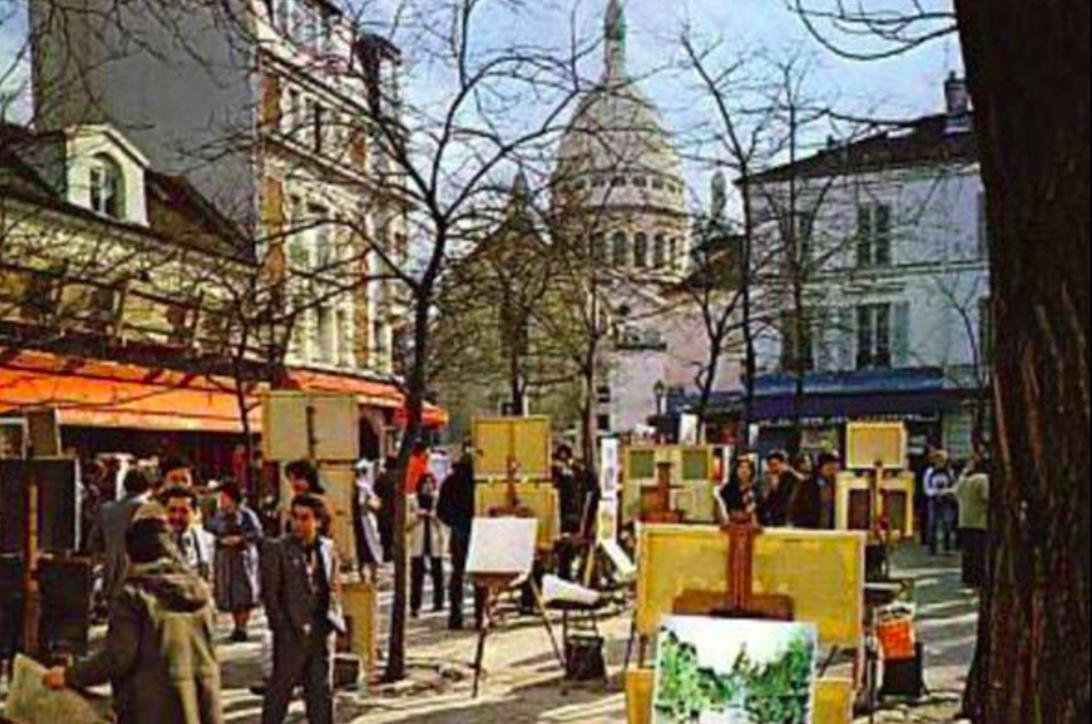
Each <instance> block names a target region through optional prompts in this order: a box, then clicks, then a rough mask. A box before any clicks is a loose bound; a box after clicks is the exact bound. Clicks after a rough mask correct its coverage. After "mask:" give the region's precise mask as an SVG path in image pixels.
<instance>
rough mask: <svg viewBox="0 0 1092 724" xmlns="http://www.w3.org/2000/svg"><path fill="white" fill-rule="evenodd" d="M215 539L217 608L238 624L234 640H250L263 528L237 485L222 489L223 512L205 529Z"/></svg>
mask: <svg viewBox="0 0 1092 724" xmlns="http://www.w3.org/2000/svg"><path fill="white" fill-rule="evenodd" d="M205 527H206V529H207V530H208V531H209V532H210V533H212V535H213V536H215V538H216V555H215V558H214V569H215V576H214V580H215V585H214V590H215V592H216V607H217V608H218V609H220V610H221V611H223V612H224V613H230V614H231V616H232V619H233V620H234V622H235V630H234V631H233V632H232V634H231V640H232V641H236V642H241V641H246V640H247V633H246V628H247V623H248V622H249V621H250V612H251V611H252V610H253V609H255V608H256V607H257V606H258V602H259V600H260V594H261V591H260V589H259V587H258V586H259V583H258V580H259V578H258V576H259V566H258V544H259V543H260V542H261V540H262V524H261V522H260V521H259V520H258V516H257V515H256V514H255V513H254V511H252V510H251V509H250V508H248V507H247V506H246V502H245V500H244V498H243V491H242V489H241V488H240V487H239V485H238V484H237V483H225V484H224V485H222V486H221V487H220V509H219V510H218V511H217V513H216V515H215V517H213V518H212V520H210V521H209V522H208V524H207V525H206V526H205Z"/></svg>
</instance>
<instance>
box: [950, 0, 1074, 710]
mask: <svg viewBox="0 0 1092 724" xmlns="http://www.w3.org/2000/svg"><path fill="white" fill-rule="evenodd" d="M955 4H956V9H957V12H958V18H959V29H960V34H961V36H962V42H963V49H964V54H965V57H966V64H967V70H968V78H969V81H970V86H971V92H972V95H973V97H974V99H975V113H976V127H977V134H978V141H979V154H980V158H981V162H982V173H983V178H984V180H985V184H986V189H987V194H988V204H989V229H990V247H991V248H990V250H991V257H992V284H993V296H994V300H995V312H996V329H997V335H996V375H995V378H994V395H995V416H996V420H995V425H996V431H997V434H996V436H995V445H994V448H995V458H996V461H997V463H998V464H997V466H996V473H995V476H994V485H993V490H992V491H991V496H990V505H991V516H992V517H991V579H992V580H991V590H990V591H989V593H988V595H987V596H985V597H984V598H983V610H982V614H983V617H982V618H983V620H982V625H981V635H980V639H979V645H980V646H981V647H982V651H981V654H982V655H981V658H980V661H979V664H980V666H979V668H978V669H977V670H976V671H975V672H974V673H975V676H974V680H975V681H978V682H980V683H982V684H983V686H982V687H981V691H982V696H981V697H979V700H978V701H972V702H969V703H970V708H971V710H972V712H971V713H975V714H977V717H976V721H982V722H990V724H997V723H1000V722H1022V723H1028V724H1037V723H1039V722H1044V723H1048V724H1055V723H1056V722H1077V721H1081V722H1083V721H1087V719H1088V714H1089V526H1088V522H1089V521H1088V491H1089V453H1088V439H1089V381H1088V346H1087V345H1088V316H1089V298H1088V284H1089V278H1088V277H1089V235H1088V203H1089V183H1088V173H1089V136H1088V133H1089V130H1088V129H1089V77H1088V67H1089V49H1088V48H1089V3H1088V2H1087V0H1043V1H1042V2H1035V3H1030V2H1027V1H1026V0H989V1H988V2H987V1H986V0H956V3H955ZM972 698H974V697H972Z"/></svg>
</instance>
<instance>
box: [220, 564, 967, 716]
mask: <svg viewBox="0 0 1092 724" xmlns="http://www.w3.org/2000/svg"><path fill="white" fill-rule="evenodd" d="M894 569H895V570H894V572H895V574H896V575H900V576H906V577H911V578H914V579H915V581H916V583H917V601H918V606H919V608H918V619H919V620H918V633H919V635H920V636H921V638H922V640H923V641H924V643H925V646H926V657H927V658H926V665H927V672H926V681H927V683H928V685H929V688H930V690H931V695H930V697H929V698H928V699H927V701H926V702H924V703H922V704H921V705H918V706H915V707H912V708H911V707H900V706H894V705H893V706H891V707H890V708H888V709H886V710H884V711H882V712H879V713H877V715H876V717H875V721H877V722H923V723H925V722H929V723H932V722H948V721H952V719H953V718H954V716H955V713H956V712H957V710H958V706H959V695H960V692H961V691H962V688H963V683H964V679H965V675H966V670H967V667H968V666H969V664H970V660H971V658H972V656H973V653H974V639H975V626H976V620H977V596H976V595H975V594H973V593H972V592H969V591H966V590H965V589H963V587H962V585H961V583H960V573H959V558H958V557H957V556H947V557H943V556H942V557H936V558H933V557H930V556H929V555H928V553H927V552H925V551H924V549H922V548H920V547H918V546H916V545H915V546H908V547H906V548H904V549H902V550H901V551H899V552H898V554H897V556H896V559H895V564H894ZM389 598H390V594H389V591H388V592H387V593H386V594H385V595H384V596H382V601H381V602H382V603H383V604H384V605H383V609H384V610H383V616H384V621H385V620H386V616H387V609H388V606H389ZM445 623H446V615H445V614H428V615H424V616H422V618H421V619H419V620H416V621H414V620H411V621H410V623H409V629H408V634H407V650H408V652H409V657H408V659H409V664H410V672H409V673H410V677H409V681H407V682H405V683H403V684H401V685H399V686H398V687H395V688H393V689H390V690H383V691H376V692H373V694H372V695H371V696H358V695H356V694H351V693H341V694H339V695H338V721H339V722H360V723H361V724H364V723H367V724H386V723H389V722H427V723H435V724H449V723H450V724H457V723H458V724H463V723H464V722H503V723H504V724H523V723H525V722H565V723H566V724H577V723H585V722H586V723H587V724H600V723H602V724H613V723H616V722H625V700H624V696H623V694H622V678H621V669H622V664H623V662H624V659H625V649H626V642H627V638H628V635H629V624H630V618H629V615H628V614H626V615H616V616H614V617H612V618H610V619H609V620H607V621H606V622H604V623H603V625H602V627H601V628H602V632H603V634H604V636H605V637H606V639H607V644H606V651H605V653H606V656H607V662H608V666H609V668H610V672H611V685H610V687H609V688H608V689H606V690H604V688H603V685H602V684H601V683H600V684H590V685H588V686H587V687H582V688H577V689H574V690H573V691H571V692H570V693H569V694H568V695H563V694H562V693H561V668H560V665H559V664H558V662H557V660H556V658H555V657H554V655H553V651H552V649H551V647H550V643H549V639H548V638H547V635H546V631H545V630H544V629H543V627H542V625H541V623H539V622H538V621H537V620H535V619H509V622H508V623H509V625H508V626H506V627H502V628H501V629H500V630H498V631H497V632H496V633H495V634H493V635H491V637H490V639H489V644H488V646H487V648H486V660H485V666H486V671H487V675H486V678H485V679H484V681H483V684H482V692H481V696H480V697H479V698H478V699H477V700H473V699H472V698H471V684H472V681H471V679H472V675H473V674H472V671H471V663H472V661H473V658H474V652H475V644H476V637H475V634H474V633H473V632H471V631H466V632H461V633H451V632H449V631H447V629H446V628H445ZM259 625H260V624H259V623H258V622H257V621H256V622H255V625H254V628H253V630H257V627H258V626H259ZM384 626H385V624H384ZM556 633H557V635H558V637H559V638H560V625H558V626H557V631H556ZM260 649H261V647H260V645H259V644H256V643H250V644H239V645H231V646H224V647H222V649H221V654H222V656H223V658H224V687H225V691H224V699H225V705H226V710H227V711H226V714H227V719H228V721H230V722H238V723H240V724H242V723H246V724H250V723H251V722H254V723H256V722H258V721H259V713H260V710H261V701H260V699H259V698H258V697H256V696H254V695H252V694H251V693H250V692H249V691H248V687H249V686H250V685H251V684H252V683H254V682H255V681H257V680H258V678H259V671H260V664H259V657H260V655H261V654H260ZM293 711H294V712H297V714H295V716H296V718H295V719H292V718H290V719H289V721H296V722H303V721H305V719H304V717H303V715H302V707H301V705H300V703H299V702H297V704H296V707H294V709H293ZM859 721H861V722H866V721H868V719H867V718H862V719H860V720H859Z"/></svg>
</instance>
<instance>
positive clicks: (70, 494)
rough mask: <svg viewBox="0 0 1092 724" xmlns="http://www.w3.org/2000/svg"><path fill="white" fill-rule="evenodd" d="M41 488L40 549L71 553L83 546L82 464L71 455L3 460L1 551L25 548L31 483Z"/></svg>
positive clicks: (0, 471) (0, 480)
mask: <svg viewBox="0 0 1092 724" xmlns="http://www.w3.org/2000/svg"><path fill="white" fill-rule="evenodd" d="M31 474H33V475H34V480H35V484H36V485H37V487H38V549H39V550H40V551H41V552H43V553H64V552H71V551H74V550H76V549H78V548H79V546H80V495H79V465H78V464H77V463H76V461H75V460H72V459H69V458H50V459H39V460H0V552H3V553H15V554H18V553H20V552H21V551H22V550H23V543H24V541H23V537H24V535H25V531H26V511H27V504H28V497H27V482H28V480H29V476H30V475H31Z"/></svg>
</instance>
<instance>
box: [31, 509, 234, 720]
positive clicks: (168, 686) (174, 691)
mask: <svg viewBox="0 0 1092 724" xmlns="http://www.w3.org/2000/svg"><path fill="white" fill-rule="evenodd" d="M156 508H158V506H156ZM161 513H162V509H158V511H156V510H150V511H148V512H147V513H145V511H143V510H142V511H140V512H138V514H137V516H136V520H135V521H134V522H133V524H132V525H131V526H130V527H129V531H128V533H127V534H126V548H127V551H128V554H129V560H130V566H129V570H128V572H127V573H126V576H125V579H124V580H123V581H122V583H121V586H120V587H119V590H118V594H117V596H115V598H114V600H113V601H112V602H111V608H110V627H109V631H108V632H107V634H106V641H105V645H104V646H103V648H102V649H101V650H100V651H99V653H97V654H96V655H94V656H92V657H91V658H89V659H87V660H85V661H82V662H79V663H77V664H75V665H73V666H71V667H69V668H67V669H64V668H55V669H51V670H49V671H48V672H47V673H46V675H45V678H44V684H45V685H46V686H47V687H49V688H51V689H62V688H64V687H66V686H68V687H71V688H73V689H86V688H88V687H92V686H98V685H100V684H104V683H106V682H107V681H109V682H110V683H111V685H112V687H113V691H114V706H115V709H116V712H117V715H118V722H119V724H222V722H223V721H224V717H223V710H222V706H221V700H220V665H219V663H218V662H217V661H216V653H215V651H214V648H213V640H212V639H213V612H212V597H211V595H210V594H209V589H208V585H207V584H206V583H205V582H204V581H202V580H201V579H200V578H198V577H197V576H196V575H195V574H194V573H192V572H191V571H190V570H189V569H188V568H187V567H186V565H185V564H184V563H182V561H181V560H180V559H179V558H178V553H177V551H176V550H175V549H174V546H173V544H172V543H171V542H170V538H169V533H168V526H167V521H166V519H165V517H163V516H162V515H161ZM146 514H147V515H149V516H150V517H142V516H143V515H146Z"/></svg>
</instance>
